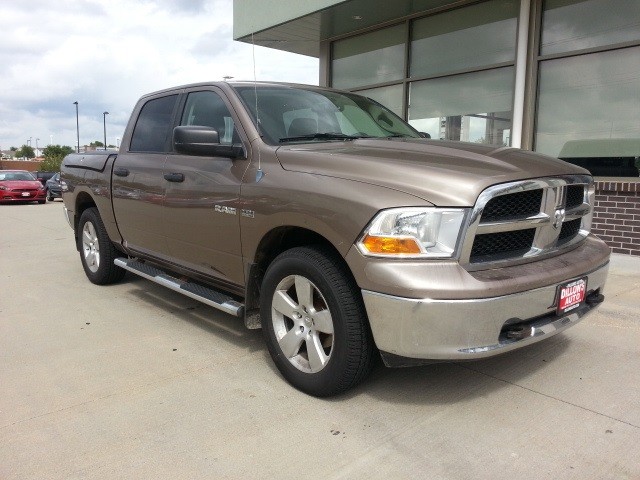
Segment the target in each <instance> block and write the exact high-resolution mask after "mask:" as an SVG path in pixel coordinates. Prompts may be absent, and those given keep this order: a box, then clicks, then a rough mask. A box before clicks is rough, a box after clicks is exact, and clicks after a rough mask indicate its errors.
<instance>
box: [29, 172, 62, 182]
mask: <svg viewBox="0 0 640 480" xmlns="http://www.w3.org/2000/svg"><path fill="white" fill-rule="evenodd" d="M55 174H56V172H39V171H36V172H33V175H34V176H35V177H36V179H37V180H38V181H39V182H40V183H41V184H42V185H44V184H45V183H47V180H49V179H50V178H52V177H53V176H54V175H55Z"/></svg>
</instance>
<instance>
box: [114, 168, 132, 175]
mask: <svg viewBox="0 0 640 480" xmlns="http://www.w3.org/2000/svg"><path fill="white" fill-rule="evenodd" d="M113 174H114V175H115V176H117V177H127V176H129V170H127V169H126V168H122V167H116V168H114V169H113Z"/></svg>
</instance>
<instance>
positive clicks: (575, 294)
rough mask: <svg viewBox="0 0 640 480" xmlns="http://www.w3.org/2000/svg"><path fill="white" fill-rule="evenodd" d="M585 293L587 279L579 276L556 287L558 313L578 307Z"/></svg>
mask: <svg viewBox="0 0 640 480" xmlns="http://www.w3.org/2000/svg"><path fill="white" fill-rule="evenodd" d="M586 294H587V279H586V278H581V279H580V280H574V281H572V282H569V283H565V284H564V285H560V287H558V309H557V312H558V315H562V314H563V313H566V312H569V311H571V310H573V309H574V308H578V307H579V306H580V305H582V303H583V302H584V298H585V296H586Z"/></svg>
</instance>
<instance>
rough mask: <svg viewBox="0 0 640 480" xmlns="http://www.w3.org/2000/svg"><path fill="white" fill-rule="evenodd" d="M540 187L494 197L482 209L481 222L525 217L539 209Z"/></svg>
mask: <svg viewBox="0 0 640 480" xmlns="http://www.w3.org/2000/svg"><path fill="white" fill-rule="evenodd" d="M541 200H542V189H537V190H527V191H526V192H518V193H513V194H511V195H501V196H499V197H494V198H492V199H491V200H489V201H488V202H487V204H486V205H485V207H484V210H483V211H482V221H483V222H495V221H498V220H507V219H512V218H527V217H529V216H531V215H535V214H536V213H538V212H539V211H540V201H541Z"/></svg>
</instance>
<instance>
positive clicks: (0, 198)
mask: <svg viewBox="0 0 640 480" xmlns="http://www.w3.org/2000/svg"><path fill="white" fill-rule="evenodd" d="M35 201H37V202H38V203H45V202H46V201H47V197H46V190H45V188H44V185H42V184H41V183H40V182H39V181H38V180H36V177H34V176H33V174H32V173H31V172H27V171H26V170H0V203H15V202H35Z"/></svg>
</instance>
